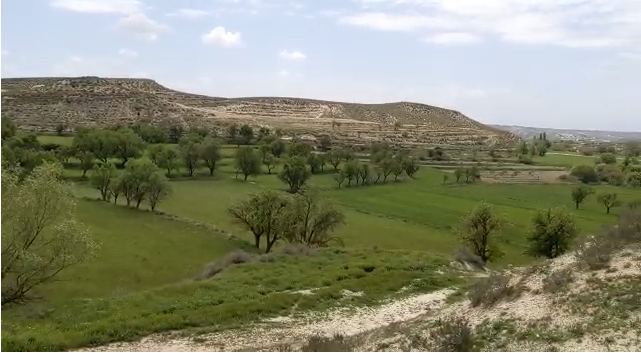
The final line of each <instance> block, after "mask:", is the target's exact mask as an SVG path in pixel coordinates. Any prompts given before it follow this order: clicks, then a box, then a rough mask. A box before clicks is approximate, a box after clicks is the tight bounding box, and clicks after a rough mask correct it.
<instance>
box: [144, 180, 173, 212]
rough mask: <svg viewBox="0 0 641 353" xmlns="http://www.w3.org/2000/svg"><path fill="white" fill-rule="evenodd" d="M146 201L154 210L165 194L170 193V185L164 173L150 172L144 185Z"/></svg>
mask: <svg viewBox="0 0 641 353" xmlns="http://www.w3.org/2000/svg"><path fill="white" fill-rule="evenodd" d="M146 189H147V190H146V191H147V202H148V203H149V207H150V208H151V210H152V211H155V210H156V206H157V205H158V204H159V203H160V202H161V201H162V200H164V199H165V198H166V197H167V196H169V195H171V185H170V184H169V182H168V181H167V178H165V176H164V175H162V174H161V173H158V172H155V173H153V174H151V176H150V177H149V180H147V185H146Z"/></svg>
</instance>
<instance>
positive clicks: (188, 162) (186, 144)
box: [180, 136, 200, 176]
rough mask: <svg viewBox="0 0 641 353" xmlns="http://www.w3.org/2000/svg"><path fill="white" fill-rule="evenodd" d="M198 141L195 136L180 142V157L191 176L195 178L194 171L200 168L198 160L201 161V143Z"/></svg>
mask: <svg viewBox="0 0 641 353" xmlns="http://www.w3.org/2000/svg"><path fill="white" fill-rule="evenodd" d="M196 141H197V139H195V138H194V137H193V136H192V137H191V138H190V137H186V138H183V139H182V140H180V157H181V159H182V161H183V165H184V166H185V168H187V173H189V176H194V170H196V168H197V167H198V159H200V143H199V142H196Z"/></svg>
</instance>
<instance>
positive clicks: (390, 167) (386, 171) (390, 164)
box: [378, 157, 394, 183]
mask: <svg viewBox="0 0 641 353" xmlns="http://www.w3.org/2000/svg"><path fill="white" fill-rule="evenodd" d="M378 167H379V168H381V173H382V174H383V182H384V183H385V182H387V177H388V176H389V175H390V174H392V172H393V171H394V160H393V159H392V158H391V157H386V158H383V159H382V160H381V161H380V162H378Z"/></svg>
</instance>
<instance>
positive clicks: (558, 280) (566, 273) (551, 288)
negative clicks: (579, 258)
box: [543, 268, 574, 293]
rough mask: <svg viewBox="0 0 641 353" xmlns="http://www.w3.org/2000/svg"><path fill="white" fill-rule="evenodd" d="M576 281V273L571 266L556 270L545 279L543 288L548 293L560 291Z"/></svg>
mask: <svg viewBox="0 0 641 353" xmlns="http://www.w3.org/2000/svg"><path fill="white" fill-rule="evenodd" d="M573 281H574V274H573V273H572V270H571V269H569V268H564V269H561V270H556V271H554V272H552V273H550V274H549V275H548V276H547V277H545V278H544V279H543V290H544V291H545V292H548V293H556V292H560V291H562V290H564V289H566V288H567V286H568V285H569V284H570V283H572V282H573Z"/></svg>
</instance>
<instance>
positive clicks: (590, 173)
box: [570, 164, 599, 184]
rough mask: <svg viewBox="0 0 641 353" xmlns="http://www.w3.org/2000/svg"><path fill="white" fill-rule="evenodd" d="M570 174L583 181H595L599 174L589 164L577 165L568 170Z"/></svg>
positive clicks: (597, 179)
mask: <svg viewBox="0 0 641 353" xmlns="http://www.w3.org/2000/svg"><path fill="white" fill-rule="evenodd" d="M570 175H572V176H574V177H576V178H577V179H578V180H580V181H581V182H583V183H586V184H587V183H596V182H598V181H599V175H598V174H597V172H596V170H595V169H594V167H592V166H589V165H585V164H583V165H577V166H575V167H573V168H572V170H570Z"/></svg>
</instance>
